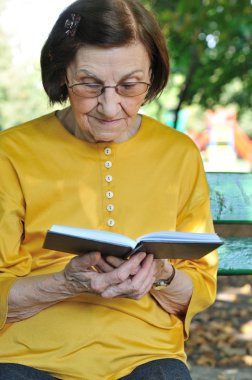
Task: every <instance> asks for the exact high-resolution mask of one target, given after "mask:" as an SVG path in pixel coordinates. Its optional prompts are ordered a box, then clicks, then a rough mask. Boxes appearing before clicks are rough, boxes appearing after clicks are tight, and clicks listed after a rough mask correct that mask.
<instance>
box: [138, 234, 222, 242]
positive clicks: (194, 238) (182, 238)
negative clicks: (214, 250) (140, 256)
mask: <svg viewBox="0 0 252 380" xmlns="http://www.w3.org/2000/svg"><path fill="white" fill-rule="evenodd" d="M140 240H142V241H149V240H151V241H153V242H156V241H160V242H166V241H169V242H186V241H188V242H211V243H212V242H219V241H220V239H219V237H218V235H216V234H215V233H211V234H209V233H195V232H180V231H176V232H175V231H171V232H167V231H160V232H153V233H150V234H146V235H143V236H141V237H140V238H138V239H137V241H140Z"/></svg>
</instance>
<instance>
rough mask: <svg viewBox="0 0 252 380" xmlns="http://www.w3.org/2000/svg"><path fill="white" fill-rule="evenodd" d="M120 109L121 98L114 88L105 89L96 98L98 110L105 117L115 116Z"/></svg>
mask: <svg viewBox="0 0 252 380" xmlns="http://www.w3.org/2000/svg"><path fill="white" fill-rule="evenodd" d="M120 108H121V96H120V95H119V94H118V93H117V92H116V89H115V88H114V87H106V88H105V89H104V91H103V93H102V94H101V95H99V96H98V110H99V112H102V113H103V114H104V116H106V117H108V118H109V117H113V116H115V115H116V114H117V113H118V111H119V110H120Z"/></svg>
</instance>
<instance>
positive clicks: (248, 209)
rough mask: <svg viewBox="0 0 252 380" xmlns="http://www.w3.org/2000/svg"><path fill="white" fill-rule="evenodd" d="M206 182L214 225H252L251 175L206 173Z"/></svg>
mask: <svg viewBox="0 0 252 380" xmlns="http://www.w3.org/2000/svg"><path fill="white" fill-rule="evenodd" d="M207 180H208V184H209V188H210V200H211V210H212V215H213V219H214V222H215V223H218V222H219V223H221V222H222V223H223V222H225V223H226V222H230V223H231V222H236V223H237V222H238V223H252V173H211V172H208V173H207ZM251 235H252V233H251Z"/></svg>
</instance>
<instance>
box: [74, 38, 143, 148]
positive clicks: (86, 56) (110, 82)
mask: <svg viewBox="0 0 252 380" xmlns="http://www.w3.org/2000/svg"><path fill="white" fill-rule="evenodd" d="M67 79H68V85H69V86H71V85H73V84H77V83H83V82H84V83H88V84H102V85H104V86H116V85H117V84H127V83H132V82H133V83H134V82H146V83H150V59H149V56H148V54H147V51H146V49H145V48H144V46H143V45H142V44H141V43H140V42H136V43H134V44H130V45H126V46H122V47H115V48H108V49H106V48H99V47H92V46H90V45H87V46H85V47H82V48H80V49H79V50H78V52H77V54H76V56H75V58H74V60H73V61H72V63H71V64H70V65H69V67H68V69H67ZM68 93H69V100H70V103H71V107H72V110H73V114H74V118H75V122H76V127H75V128H76V129H77V131H76V135H77V136H78V137H82V138H84V139H86V140H88V141H90V142H102V141H104V142H105V141H106V142H109V141H111V142H112V141H113V142H121V141H125V140H127V139H128V138H130V137H131V136H132V135H133V134H134V133H136V131H137V129H138V127H139V125H140V116H139V115H137V112H138V110H139V108H140V107H141V105H142V103H143V101H144V99H145V96H146V92H145V93H143V94H141V95H137V96H134V97H126V96H122V95H119V94H118V93H117V92H116V91H115V88H106V89H105V91H104V92H103V93H102V94H101V95H99V96H98V97H95V98H83V97H80V96H78V95H76V94H75V93H73V91H72V89H71V88H69V89H68Z"/></svg>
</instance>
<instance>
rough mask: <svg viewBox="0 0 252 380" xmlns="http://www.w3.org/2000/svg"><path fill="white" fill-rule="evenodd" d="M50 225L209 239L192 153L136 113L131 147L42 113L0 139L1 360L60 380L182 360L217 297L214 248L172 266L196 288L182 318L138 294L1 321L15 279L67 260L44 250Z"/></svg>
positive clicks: (90, 299) (81, 301)
mask: <svg viewBox="0 0 252 380" xmlns="http://www.w3.org/2000/svg"><path fill="white" fill-rule="evenodd" d="M52 224H63V225H69V226H76V227H84V228H95V229H102V230H108V231H114V232H119V233H122V234H125V235H127V236H129V237H132V238H136V237H138V236H140V235H143V234H146V233H148V232H153V231H162V230H171V231H172V230H178V231H193V232H196V231H197V232H212V231H213V226H212V220H211V215H210V207H209V191H208V186H207V183H206V179H205V174H204V170H203V166H202V162H201V157H200V154H199V152H198V149H197V148H196V146H195V145H194V143H193V142H192V141H191V139H190V138H189V137H187V136H186V135H184V134H182V133H180V132H177V131H175V130H173V129H171V128H169V127H166V126H164V125H162V124H160V123H159V122H157V121H155V120H154V119H151V118H149V117H146V116H143V120H142V125H141V128H140V130H139V131H138V133H137V134H136V135H135V136H133V137H132V138H131V139H130V140H128V141H126V142H123V143H120V144H115V143H98V144H91V143H87V142H85V141H83V140H80V139H77V138H75V137H74V136H72V135H71V134H70V133H69V132H67V131H66V130H65V129H64V128H63V126H62V125H61V123H60V122H59V121H58V119H57V118H56V117H55V115H54V114H53V113H52V114H49V115H46V116H43V117H41V118H38V119H36V120H33V121H31V122H27V123H25V124H22V125H21V126H18V127H15V128H12V129H9V130H6V131H4V132H2V133H1V134H0V234H1V238H0V289H1V290H0V326H1V328H2V329H1V331H0V362H14V363H21V364H25V365H29V366H33V367H36V368H39V369H42V370H45V371H48V372H50V373H51V374H52V375H53V376H55V377H57V378H59V379H65V380H80V379H81V380H101V379H103V380H115V379H118V378H119V377H122V376H125V375H126V374H128V373H130V372H131V371H132V369H133V368H135V367H136V366H138V365H140V364H143V363H145V362H147V361H150V360H154V359H159V358H170V357H172V358H178V359H180V360H182V361H184V362H185V361H186V355H185V352H184V339H186V338H187V336H188V330H189V325H190V321H191V318H192V317H193V315H195V314H196V313H198V312H200V311H201V310H203V309H204V308H206V307H207V306H209V305H210V304H211V303H212V302H213V301H214V298H215V291H216V270H217V253H216V252H212V253H210V254H208V255H207V256H205V257H204V258H202V259H200V260H198V261H190V260H174V261H173V264H174V265H175V266H176V268H178V269H181V270H183V271H185V272H187V273H188V274H189V275H190V276H191V278H192V280H193V283H194V291H193V296H192V299H191V302H190V305H189V308H188V312H187V315H186V318H185V321H182V320H181V319H179V318H178V317H177V316H175V315H171V314H168V313H167V312H165V311H164V310H163V309H162V308H161V307H160V306H159V305H158V304H157V302H156V301H155V300H154V299H153V298H152V297H151V296H150V295H146V296H145V297H143V299H141V300H139V301H135V300H130V299H124V298H116V299H103V298H101V297H99V296H97V295H94V294H89V293H86V294H83V295H80V296H77V297H75V298H71V299H69V300H66V301H62V302H59V303H58V304H55V305H53V306H51V307H49V308H47V309H45V310H43V311H41V312H40V313H38V314H37V315H35V316H33V317H31V318H28V319H26V320H23V321H21V322H17V323H13V324H7V323H5V321H6V315H7V297H8V291H9V289H10V287H11V286H12V284H13V283H14V281H15V280H16V278H17V277H19V276H35V275H40V274H47V273H51V272H56V271H60V270H62V268H63V267H64V266H65V265H66V263H67V262H68V261H69V259H70V258H71V257H72V255H69V254H66V253H61V252H55V251H49V250H45V249H43V248H42V244H43V240H44V237H45V233H46V231H47V229H48V228H49V227H50V226H51V225H52Z"/></svg>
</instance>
